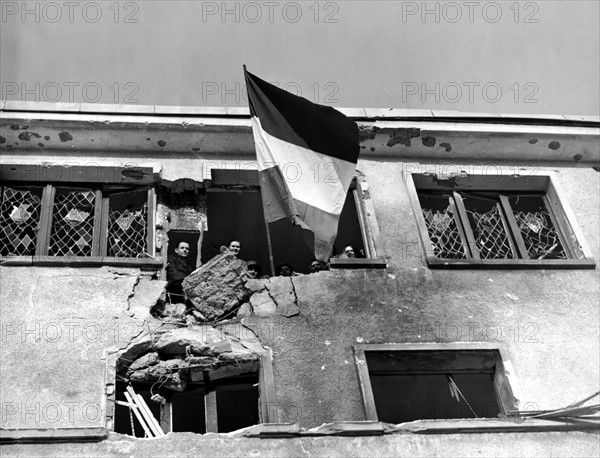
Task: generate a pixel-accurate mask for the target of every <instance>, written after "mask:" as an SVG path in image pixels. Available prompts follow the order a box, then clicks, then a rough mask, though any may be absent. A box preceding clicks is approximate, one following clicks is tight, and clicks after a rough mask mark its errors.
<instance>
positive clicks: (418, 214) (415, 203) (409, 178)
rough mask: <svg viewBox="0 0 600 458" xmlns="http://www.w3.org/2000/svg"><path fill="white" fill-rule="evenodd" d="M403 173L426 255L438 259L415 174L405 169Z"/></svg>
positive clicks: (427, 257)
mask: <svg viewBox="0 0 600 458" xmlns="http://www.w3.org/2000/svg"><path fill="white" fill-rule="evenodd" d="M402 174H403V178H404V182H405V183H406V191H407V194H408V200H409V201H410V206H411V209H412V212H413V215H414V217H415V221H416V223H417V229H418V230H419V237H420V238H421V243H422V244H423V250H424V251H425V257H426V259H429V258H433V259H437V258H436V256H435V251H434V249H433V243H431V240H430V239H429V232H428V231H427V226H426V224H425V219H424V218H423V210H422V209H421V203H420V202H419V195H418V194H417V188H416V187H415V183H414V181H413V174H411V173H405V172H404V171H402Z"/></svg>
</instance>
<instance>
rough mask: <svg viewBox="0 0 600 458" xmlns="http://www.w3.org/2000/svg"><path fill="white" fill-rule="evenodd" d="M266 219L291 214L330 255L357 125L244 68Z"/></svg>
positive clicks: (321, 255) (322, 253)
mask: <svg viewBox="0 0 600 458" xmlns="http://www.w3.org/2000/svg"><path fill="white" fill-rule="evenodd" d="M244 73H245V77H246V88H247V91H248V102H249V105H250V114H251V117H252V131H253V133H254V142H255V144H256V156H257V161H258V167H259V178H260V186H261V193H262V200H263V207H264V213H265V219H266V221H267V222H273V221H277V220H279V219H281V218H290V219H291V220H292V222H294V224H298V225H300V226H302V227H303V228H304V229H308V230H310V231H312V232H313V233H314V244H315V245H314V253H315V257H316V258H317V259H320V260H325V261H326V260H328V258H329V256H330V255H331V251H332V248H333V242H334V241H335V237H336V234H337V228H338V222H339V218H340V214H341V212H342V208H343V207H344V202H345V200H346V194H347V192H348V188H349V186H350V182H351V181H352V177H353V175H354V171H355V167H356V161H357V160H358V153H359V145H358V127H357V125H356V123H355V122H354V121H352V120H350V119H349V118H347V117H346V116H344V115H343V114H342V113H340V112H339V111H337V110H335V109H333V108H331V107H326V106H323V105H317V104H315V103H312V102H309V101H308V100H306V99H303V98H302V97H298V96H295V95H293V94H290V93H289V92H287V91H284V90H283V89H279V88H278V87H276V86H273V85H272V84H269V83H267V82H266V81H263V80H262V79H260V78H258V77H256V76H255V75H253V74H252V73H249V72H248V71H246V69H245V68H244Z"/></svg>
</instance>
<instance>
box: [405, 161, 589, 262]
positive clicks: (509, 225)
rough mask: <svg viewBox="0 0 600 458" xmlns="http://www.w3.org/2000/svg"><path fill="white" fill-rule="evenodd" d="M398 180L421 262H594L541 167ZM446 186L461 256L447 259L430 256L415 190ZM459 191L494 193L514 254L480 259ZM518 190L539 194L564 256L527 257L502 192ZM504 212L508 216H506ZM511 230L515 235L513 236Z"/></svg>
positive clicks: (552, 178)
mask: <svg viewBox="0 0 600 458" xmlns="http://www.w3.org/2000/svg"><path fill="white" fill-rule="evenodd" d="M404 181H405V183H406V188H407V192H408V197H409V200H410V203H411V207H412V211H413V213H414V216H415V220H416V223H417V228H418V231H419V236H420V239H421V244H422V247H423V252H424V254H425V261H426V263H427V266H428V267H429V268H493V269H495V268H524V269H535V268H542V269H553V268H558V269H595V268H596V261H595V260H594V258H593V255H592V252H591V250H590V249H589V247H588V246H587V244H586V242H585V239H584V236H583V233H582V232H581V229H580V228H579V226H578V225H577V222H576V220H575V216H574V213H573V211H572V210H571V208H570V207H569V205H568V203H567V200H566V199H565V198H564V194H563V192H562V191H561V189H560V186H559V185H558V184H557V180H556V175H555V174H554V173H552V172H545V173H544V174H540V175H535V176H533V175H528V176H519V175H515V174H514V173H507V172H506V171H504V172H503V171H498V172H497V173H494V174H493V175H491V174H486V175H484V174H469V175H467V174H464V175H460V176H455V175H453V176H449V177H443V178H442V177H440V178H438V177H437V175H435V174H427V173H408V174H405V175H404ZM434 190H437V191H440V190H444V191H447V192H448V193H449V194H452V195H453V197H454V201H455V202H456V203H457V208H456V211H455V214H458V216H459V217H458V218H456V219H455V222H456V224H457V226H458V231H459V233H460V235H461V239H462V241H463V246H464V249H465V251H466V253H465V254H466V258H464V259H447V258H438V257H436V256H435V252H434V248H433V243H432V242H431V240H430V238H429V233H428V231H427V226H426V224H425V219H424V217H423V212H422V209H421V204H420V201H419V196H418V192H419V191H434ZM459 191H471V192H473V191H485V192H497V193H498V194H499V199H500V203H499V205H500V206H501V207H502V209H503V211H504V212H505V215H503V216H502V218H503V219H504V224H505V229H506V231H507V235H508V238H509V241H510V243H511V245H513V249H514V251H515V254H516V257H515V258H514V259H480V257H479V255H478V252H477V250H476V249H474V248H473V246H474V244H475V241H474V238H473V234H472V228H471V227H470V225H469V224H465V221H468V217H467V215H466V213H465V208H464V206H463V205H462V197H461V196H460V194H459ZM519 192H537V193H540V194H543V197H542V198H543V200H544V203H545V205H546V208H547V210H548V212H549V214H550V217H551V218H552V221H553V223H554V225H555V227H556V230H557V232H558V234H559V238H560V241H561V243H562V245H563V248H564V250H565V252H566V253H567V255H568V256H569V258H568V259H531V258H530V257H529V255H528V253H527V249H526V247H525V245H524V243H523V239H522V236H521V234H520V232H519V230H518V227H517V226H516V224H517V223H516V221H515V219H514V215H513V214H512V212H511V211H509V210H510V204H509V203H508V198H507V196H505V195H503V194H502V193H507V194H508V195H509V196H508V197H510V194H515V193H519ZM506 215H508V216H506ZM515 234H516V235H515Z"/></svg>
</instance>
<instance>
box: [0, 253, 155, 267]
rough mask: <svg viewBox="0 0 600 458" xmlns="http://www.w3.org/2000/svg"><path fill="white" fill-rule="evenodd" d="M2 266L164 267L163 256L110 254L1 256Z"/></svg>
mask: <svg viewBox="0 0 600 458" xmlns="http://www.w3.org/2000/svg"><path fill="white" fill-rule="evenodd" d="M0 265H2V266H42V267H44V266H47V267H53V266H56V267H61V266H63V267H101V266H120V267H138V268H140V269H147V270H156V269H162V267H163V260H162V258H160V257H158V258H117V257H109V256H93V257H79V256H1V257H0Z"/></svg>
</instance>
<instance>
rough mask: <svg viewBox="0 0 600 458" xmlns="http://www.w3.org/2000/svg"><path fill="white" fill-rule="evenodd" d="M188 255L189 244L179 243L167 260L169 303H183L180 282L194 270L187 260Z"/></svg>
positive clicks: (183, 296)
mask: <svg viewBox="0 0 600 458" xmlns="http://www.w3.org/2000/svg"><path fill="white" fill-rule="evenodd" d="M189 253H190V244H189V243H187V242H179V243H178V244H177V248H175V253H173V254H171V255H169V257H168V258H167V293H169V295H170V299H171V302H179V303H184V302H185V295H184V293H183V287H182V282H183V279H184V278H185V277H187V276H188V275H189V274H191V273H192V272H193V271H194V269H195V268H196V266H195V265H191V264H190V263H189V261H188V259H187V257H188V254H189Z"/></svg>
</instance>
